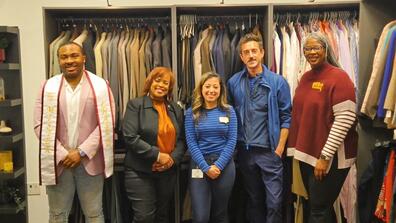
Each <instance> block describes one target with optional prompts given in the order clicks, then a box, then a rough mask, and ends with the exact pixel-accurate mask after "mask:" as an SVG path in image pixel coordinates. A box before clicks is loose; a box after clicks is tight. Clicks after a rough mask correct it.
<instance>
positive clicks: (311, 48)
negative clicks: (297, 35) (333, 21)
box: [303, 46, 323, 53]
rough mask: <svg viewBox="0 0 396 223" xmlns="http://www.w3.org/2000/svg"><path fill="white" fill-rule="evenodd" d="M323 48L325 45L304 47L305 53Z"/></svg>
mask: <svg viewBox="0 0 396 223" xmlns="http://www.w3.org/2000/svg"><path fill="white" fill-rule="evenodd" d="M321 49H323V46H313V47H303V50H304V53H309V52H311V51H312V50H313V51H314V52H319V51H320V50H321Z"/></svg>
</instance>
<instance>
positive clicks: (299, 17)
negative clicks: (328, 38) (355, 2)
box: [274, 10, 359, 24]
mask: <svg viewBox="0 0 396 223" xmlns="http://www.w3.org/2000/svg"><path fill="white" fill-rule="evenodd" d="M358 17H359V14H358V12H357V11H356V10H351V11H344V10H342V11H315V12H303V13H300V12H278V13H275V14H274V21H275V22H276V23H278V24H284V23H288V22H290V21H296V22H299V21H302V22H309V21H312V20H331V21H334V20H339V19H341V20H346V19H358Z"/></svg>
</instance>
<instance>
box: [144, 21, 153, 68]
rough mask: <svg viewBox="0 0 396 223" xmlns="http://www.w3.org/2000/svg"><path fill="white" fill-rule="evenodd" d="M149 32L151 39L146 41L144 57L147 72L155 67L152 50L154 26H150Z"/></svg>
mask: <svg viewBox="0 0 396 223" xmlns="http://www.w3.org/2000/svg"><path fill="white" fill-rule="evenodd" d="M149 34H150V35H149V39H148V40H147V42H146V49H145V58H144V61H145V67H146V71H147V73H149V72H150V71H151V70H152V69H153V68H154V67H153V52H152V51H151V48H152V46H153V41H154V30H153V29H152V28H149Z"/></svg>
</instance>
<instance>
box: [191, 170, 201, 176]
mask: <svg viewBox="0 0 396 223" xmlns="http://www.w3.org/2000/svg"><path fill="white" fill-rule="evenodd" d="M191 178H203V172H202V170H201V169H192V170H191Z"/></svg>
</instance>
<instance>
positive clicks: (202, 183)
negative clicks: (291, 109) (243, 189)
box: [185, 72, 237, 223]
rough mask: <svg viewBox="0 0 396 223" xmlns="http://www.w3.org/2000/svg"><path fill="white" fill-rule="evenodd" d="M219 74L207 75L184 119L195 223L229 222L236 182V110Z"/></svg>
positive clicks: (194, 95)
mask: <svg viewBox="0 0 396 223" xmlns="http://www.w3.org/2000/svg"><path fill="white" fill-rule="evenodd" d="M226 92H227V91H226V88H225V85H224V83H223V81H222V79H221V78H220V76H219V75H217V74H215V73H211V72H210V73H206V74H204V75H203V76H202V78H201V81H200V83H199V85H197V87H196V88H195V90H194V94H193V103H192V107H191V108H190V109H188V110H187V112H186V117H185V130H186V141H187V145H188V150H189V151H190V153H191V157H192V160H191V165H190V167H191V183H190V192H191V201H192V212H193V222H195V223H200V222H205V223H207V222H216V223H223V222H228V213H227V208H228V200H229V197H230V195H231V191H232V187H233V184H234V180H235V165H234V161H233V157H232V155H233V152H234V149H235V144H236V137H237V119H236V115H235V111H234V109H233V108H232V107H231V106H230V105H228V104H227V100H226V98H227V96H226Z"/></svg>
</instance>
